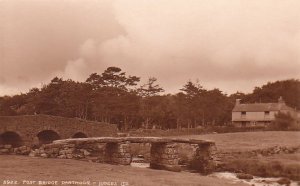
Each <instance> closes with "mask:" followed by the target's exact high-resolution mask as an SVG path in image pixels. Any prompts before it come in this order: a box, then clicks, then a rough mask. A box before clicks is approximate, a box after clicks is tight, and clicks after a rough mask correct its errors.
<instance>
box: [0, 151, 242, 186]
mask: <svg viewBox="0 0 300 186" xmlns="http://www.w3.org/2000/svg"><path fill="white" fill-rule="evenodd" d="M4 180H18V182H19V183H22V180H30V181H39V180H42V181H47V180H49V181H63V180H65V181H94V182H96V183H95V184H94V185H95V186H96V185H97V186H98V185H99V182H117V185H118V186H120V184H121V182H128V186H133V185H136V186H160V185H162V186H166V185H170V186H183V185H187V186H194V185H195V186H232V185H239V186H243V184H241V183H240V184H233V183H230V181H229V180H224V179H219V178H212V177H207V176H201V175H199V174H197V173H188V172H180V173H176V172H170V171H163V170H152V169H145V168H135V167H130V166H120V165H119V166H118V165H109V164H101V163H89V162H84V161H78V160H70V159H42V158H32V157H27V156H13V155H1V156H0V185H3V181H4ZM18 185H22V184H18ZM92 185H93V184H92Z"/></svg>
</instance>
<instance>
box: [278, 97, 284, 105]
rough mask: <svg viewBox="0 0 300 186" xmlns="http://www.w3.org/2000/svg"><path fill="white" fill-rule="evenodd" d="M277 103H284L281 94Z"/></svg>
mask: <svg viewBox="0 0 300 186" xmlns="http://www.w3.org/2000/svg"><path fill="white" fill-rule="evenodd" d="M278 103H281V104H285V102H284V100H283V99H282V96H280V97H279V99H278Z"/></svg>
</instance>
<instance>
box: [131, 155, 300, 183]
mask: <svg viewBox="0 0 300 186" xmlns="http://www.w3.org/2000/svg"><path fill="white" fill-rule="evenodd" d="M130 165H131V166H132V167H139V168H149V167H150V163H147V162H145V160H144V159H143V158H133V159H132V163H131V164H130ZM191 174H193V173H191ZM208 176H210V177H216V178H221V179H226V180H230V181H232V183H245V184H249V185H255V186H282V185H280V184H279V183H277V181H278V180H279V179H280V178H262V177H258V176H254V178H253V179H251V180H244V179H239V178H237V176H236V174H235V173H231V172H215V173H212V174H210V175H208ZM290 186H299V184H298V183H297V182H295V181H292V182H291V184H290Z"/></svg>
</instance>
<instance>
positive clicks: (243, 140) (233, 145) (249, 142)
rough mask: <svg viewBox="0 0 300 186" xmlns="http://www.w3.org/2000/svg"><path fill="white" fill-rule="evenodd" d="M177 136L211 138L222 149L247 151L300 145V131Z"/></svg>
mask: <svg viewBox="0 0 300 186" xmlns="http://www.w3.org/2000/svg"><path fill="white" fill-rule="evenodd" d="M179 138H193V139H204V140H212V141H214V142H216V145H217V148H218V149H219V150H222V151H230V152H232V151H249V150H254V149H264V148H268V147H273V146H276V145H277V146H286V147H291V146H300V132H292V131H266V132H237V133H222V134H204V135H190V136H180V137H179Z"/></svg>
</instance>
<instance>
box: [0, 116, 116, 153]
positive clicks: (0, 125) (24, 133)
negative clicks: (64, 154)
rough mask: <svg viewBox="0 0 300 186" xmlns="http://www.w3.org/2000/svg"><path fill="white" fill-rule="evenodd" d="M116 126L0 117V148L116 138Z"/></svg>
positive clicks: (41, 118) (34, 118)
mask: <svg viewBox="0 0 300 186" xmlns="http://www.w3.org/2000/svg"><path fill="white" fill-rule="evenodd" d="M116 135H117V127H116V125H113V124H107V123H101V122H93V121H86V120H81V119H76V118H64V117H57V116H48V115H26V116H0V145H1V144H11V145H12V146H13V147H18V146H22V145H26V146H39V145H41V144H47V143H51V142H52V141H54V140H58V139H66V138H85V137H100V136H116Z"/></svg>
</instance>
